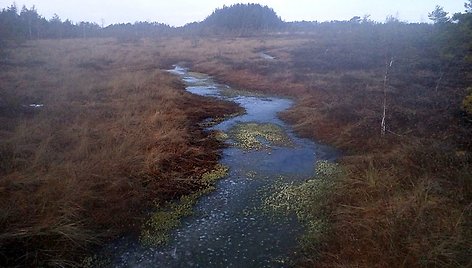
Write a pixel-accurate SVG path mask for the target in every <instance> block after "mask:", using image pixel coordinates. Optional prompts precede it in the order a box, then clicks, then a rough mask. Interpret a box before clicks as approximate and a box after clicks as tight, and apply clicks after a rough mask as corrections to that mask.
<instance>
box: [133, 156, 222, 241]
mask: <svg viewBox="0 0 472 268" xmlns="http://www.w3.org/2000/svg"><path fill="white" fill-rule="evenodd" d="M227 174H228V167H226V166H224V165H221V164H217V165H216V166H215V168H214V169H213V170H211V171H208V172H206V173H204V174H203V175H202V178H201V185H202V189H201V190H199V191H198V192H195V193H193V194H190V195H183V196H181V197H180V199H179V200H177V201H174V202H167V203H165V204H164V205H161V206H158V209H157V211H155V212H154V213H153V214H152V215H151V218H150V219H148V220H147V221H146V223H145V224H144V225H143V228H142V230H141V236H140V240H141V243H142V244H143V245H145V246H159V245H164V244H166V243H167V242H169V239H170V232H171V231H172V230H174V229H175V228H177V227H178V226H179V225H180V223H181V219H182V218H184V217H187V216H190V215H192V214H193V207H194V206H195V204H196V202H197V200H198V199H199V198H200V197H201V196H203V195H205V194H208V193H209V192H211V191H213V190H214V189H215V186H214V184H215V183H216V181H218V180H219V179H222V178H223V177H225V176H227Z"/></svg>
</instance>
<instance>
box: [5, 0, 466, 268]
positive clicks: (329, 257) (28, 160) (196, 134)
mask: <svg viewBox="0 0 472 268" xmlns="http://www.w3.org/2000/svg"><path fill="white" fill-rule="evenodd" d="M465 8H466V10H465V12H463V13H459V14H453V15H452V16H449V14H447V12H446V11H444V10H443V9H442V8H441V7H436V8H434V9H433V10H432V12H431V13H430V14H429V17H430V18H431V21H432V22H433V23H432V24H416V23H413V24H411V23H405V22H402V21H399V20H398V19H396V18H395V17H389V18H388V19H387V20H386V21H385V22H384V23H378V22H374V21H371V20H370V19H369V17H368V16H364V17H360V16H359V17H354V18H352V19H351V20H349V21H333V22H322V23H319V22H283V21H281V20H280V18H279V17H278V16H277V15H276V14H275V12H274V11H273V10H272V9H270V8H268V7H262V6H258V5H235V6H232V7H224V8H222V9H217V10H215V12H214V13H213V14H211V15H210V16H209V17H208V18H207V19H206V20H205V21H203V22H201V23H192V24H188V25H187V26H185V27H181V28H172V27H169V26H166V25H162V24H158V23H146V22H144V23H135V24H118V25H111V26H108V27H101V26H99V25H97V24H93V23H85V22H84V23H78V24H74V23H72V22H70V21H68V20H66V21H62V20H61V19H59V17H58V16H55V17H54V18H52V19H50V20H46V19H45V18H43V17H41V16H40V15H38V14H37V12H35V10H34V8H31V9H27V8H23V9H22V10H18V9H17V8H16V7H14V6H11V7H9V8H6V9H4V10H3V11H2V12H1V13H0V21H1V23H0V27H1V28H0V38H2V40H1V41H2V46H1V49H2V54H1V58H0V70H1V77H0V80H1V81H2V83H1V84H0V120H1V122H2V126H3V129H2V131H1V132H0V135H1V136H0V137H1V142H0V143H1V144H0V154H1V162H0V174H1V176H2V178H1V179H0V191H1V197H0V198H2V200H1V201H2V202H0V203H1V207H0V209H1V215H2V218H1V221H0V228H1V230H2V235H0V248H1V253H2V254H0V264H1V265H5V266H13V265H18V264H23V265H26V264H28V265H46V266H47V265H49V266H55V265H63V266H73V265H77V261H79V262H80V259H79V258H80V257H81V256H84V255H82V254H84V252H85V253H86V252H87V249H90V246H91V245H95V244H96V243H99V242H100V241H105V240H107V239H109V238H110V237H114V236H116V235H117V234H119V233H122V232H124V231H126V230H129V229H135V228H136V227H130V226H137V225H139V223H140V222H141V221H142V220H143V218H144V215H143V213H142V212H143V211H145V209H146V208H149V207H150V206H151V203H152V202H154V201H155V200H161V202H164V201H166V200H172V199H175V198H178V196H180V195H182V194H185V193H188V192H191V191H193V190H195V189H198V188H199V187H200V185H199V178H198V176H199V175H201V174H203V173H205V172H207V171H209V170H211V169H212V167H213V166H214V165H215V164H216V163H217V159H218V150H219V148H220V146H221V144H218V142H217V141H215V139H214V138H212V137H211V136H210V137H205V135H206V134H205V133H203V132H202V129H201V128H199V127H198V124H197V123H198V122H199V121H201V120H203V119H205V118H206V117H208V116H210V117H211V116H224V115H225V114H230V113H233V112H236V111H237V109H236V108H235V107H231V106H228V105H229V104H227V103H226V104H225V103H214V102H213V101H209V100H203V99H201V98H196V97H194V96H193V97H192V96H189V95H188V94H185V93H183V92H181V91H179V90H182V85H181V84H179V83H178V82H176V81H174V80H173V79H172V78H171V77H170V76H169V75H168V74H165V73H164V72H162V71H160V70H161V69H166V68H170V66H171V65H172V64H174V63H176V62H187V64H188V65H189V66H191V67H192V69H194V70H197V71H201V72H205V73H209V74H211V75H214V76H215V77H217V78H218V79H219V80H222V81H224V82H226V83H229V84H231V85H234V86H235V87H239V88H244V89H250V90H253V91H262V92H264V93H268V94H280V95H284V96H291V97H293V98H295V100H296V104H295V106H294V107H292V108H291V109H290V110H289V111H287V112H285V113H284V114H283V115H282V117H283V119H284V120H286V121H288V122H290V123H291V124H292V125H293V126H294V129H295V130H296V131H297V133H299V134H301V135H303V136H305V137H309V138H312V139H315V140H318V141H322V142H324V143H327V144H332V145H334V146H336V147H337V148H339V149H340V150H342V152H343V157H342V158H341V159H340V160H339V162H340V164H341V165H342V166H343V167H344V168H345V169H346V176H345V177H344V178H341V179H339V180H338V181H336V184H335V186H334V188H333V190H332V192H329V193H327V194H326V196H325V198H324V200H326V202H324V203H323V209H322V210H321V211H318V210H316V209H315V207H316V206H315V205H314V206H313V208H311V207H310V208H308V210H309V211H310V213H314V214H316V213H322V214H324V215H326V216H327V217H328V218H329V219H330V221H331V226H332V227H331V230H330V231H329V232H328V233H326V234H324V236H323V239H322V240H321V241H320V239H319V237H317V238H316V239H315V238H313V240H312V241H310V240H309V241H308V247H307V249H306V251H305V256H304V259H303V260H302V261H301V263H299V265H302V266H308V267H309V266H314V265H317V266H325V267H337V266H341V267H342V266H360V267H373V266H378V267H382V266H383V267H386V266H391V267H398V266H433V267H434V266H454V267H457V266H465V267H467V266H468V265H470V264H471V258H470V248H471V242H470V241H472V239H470V238H471V231H470V230H471V229H472V228H470V222H472V221H471V200H472V198H471V193H472V183H471V178H472V176H471V174H472V173H471V166H472V163H471V161H472V160H471V158H472V157H471V154H470V152H471V148H472V138H471V137H472V135H471V124H472V123H471V114H472V89H471V88H470V85H471V82H472V81H471V79H472V77H471V60H472V58H471V57H472V56H471V45H472V9H471V8H472V5H471V3H470V2H469V3H466V5H465ZM229 18H231V19H229ZM241 18H243V19H241ZM92 37H93V38H92ZM48 39H53V40H48ZM259 52H266V53H269V54H270V55H273V56H274V57H275V60H274V61H266V60H262V59H260V57H259V56H257V53H259ZM12 89H14V90H12ZM385 96H386V98H385ZM182 99H183V100H184V101H182ZM31 103H37V104H45V107H44V108H39V107H27V106H28V105H29V104H31ZM190 103H192V104H198V105H196V106H192V105H186V104H190ZM384 103H385V105H384ZM25 105H26V106H25ZM197 106H198V107H197ZM156 107H157V108H156ZM383 107H386V108H387V109H386V117H385V119H386V120H385V122H386V127H385V130H386V131H385V133H384V134H381V133H382V132H381V119H382V111H383ZM195 109H197V111H195ZM66 110H67V111H68V112H67V113H64V111H66ZM176 115H177V117H176ZM176 118H177V119H176ZM130 126H132V127H131V128H130ZM78 130H81V131H79V132H78V134H76V133H77V131H78ZM143 135H144V136H143ZM176 137H181V138H179V139H176ZM162 144H166V145H169V144H170V145H169V146H164V147H163V146H162ZM208 144H210V145H211V146H208ZM196 158H198V159H203V160H204V161H203V162H199V163H197V164H194V163H193V160H194V159H196ZM106 159H111V160H110V161H106ZM96 162H98V163H100V164H99V165H97V164H96ZM131 166H132V167H133V168H130V167H131ZM84 170H86V171H87V172H82V171H84ZM194 172H195V174H193V175H192V173H194ZM110 204H116V205H113V206H110ZM130 208H133V209H132V210H130ZM140 208H142V209H143V211H141V213H137V211H139V210H140ZM133 211H134V212H133ZM123 219H127V220H123Z"/></svg>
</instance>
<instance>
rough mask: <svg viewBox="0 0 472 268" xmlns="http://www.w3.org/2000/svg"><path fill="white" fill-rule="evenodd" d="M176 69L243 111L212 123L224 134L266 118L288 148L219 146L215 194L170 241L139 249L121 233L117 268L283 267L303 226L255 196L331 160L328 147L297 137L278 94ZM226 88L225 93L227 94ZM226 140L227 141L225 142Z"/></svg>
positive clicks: (191, 87) (202, 91) (192, 86)
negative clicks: (241, 89)
mask: <svg viewBox="0 0 472 268" xmlns="http://www.w3.org/2000/svg"><path fill="white" fill-rule="evenodd" d="M170 72H172V73H174V74H175V75H178V76H179V77H180V78H181V79H182V80H183V81H184V82H185V83H186V85H187V90H188V91H189V92H191V93H193V94H198V95H202V96H208V97H215V98H220V99H225V100H230V101H234V102H236V103H238V104H239V105H241V106H242V107H243V108H244V109H245V110H246V114H244V115H241V116H237V117H234V118H231V119H228V120H226V121H224V122H222V123H220V124H218V125H216V126H214V127H212V128H213V129H216V130H220V131H224V132H228V131H229V130H230V129H231V128H232V127H234V126H235V125H237V124H240V123H246V122H255V123H271V124H277V125H279V126H280V127H282V128H283V129H284V130H285V131H286V133H287V134H288V135H289V137H290V138H291V140H292V145H290V146H274V145H270V144H269V145H268V146H267V148H264V149H263V150H244V149H241V148H239V147H237V146H229V147H228V148H226V149H224V151H223V157H222V160H221V163H222V164H224V165H226V166H228V167H229V168H230V172H229V175H228V176H227V178H225V179H222V180H221V181H219V182H218V183H217V187H216V188H217V189H216V191H214V192H213V193H211V194H209V195H207V196H204V197H202V198H201V199H200V200H199V201H198V202H197V204H196V207H195V213H194V215H193V216H191V217H188V218H185V219H183V221H182V225H181V226H180V227H179V228H178V229H177V230H175V231H174V232H173V234H172V238H171V241H170V243H169V244H168V245H166V246H162V247H151V248H148V247H143V246H141V245H140V244H139V242H138V241H136V239H133V238H130V237H124V238H122V239H120V240H119V241H117V242H115V243H114V244H113V245H110V247H111V248H110V250H111V251H114V252H115V253H114V254H115V256H114V257H113V266H115V267H286V266H287V265H288V264H289V263H290V258H291V257H293V256H294V254H295V252H296V251H297V238H298V237H299V236H300V234H301V233H302V232H303V228H302V226H301V225H300V224H299V223H298V222H297V220H296V219H295V218H294V217H284V218H276V217H274V216H273V215H269V214H267V213H263V211H262V209H261V202H262V200H263V199H264V198H265V196H267V194H269V193H270V191H271V190H272V186H273V185H274V184H275V183H276V182H277V181H278V180H284V181H287V180H288V181H296V182H301V181H304V180H307V179H309V178H310V177H311V176H312V175H313V174H314V163H315V162H316V161H317V160H332V159H333V158H334V157H335V154H334V151H333V150H332V149H331V148H329V147H327V146H322V145H319V144H316V143H314V142H312V141H310V140H307V139H301V138H298V137H297V136H296V135H295V134H294V133H293V131H292V129H291V128H290V127H289V126H288V125H286V124H285V123H284V122H283V121H281V120H280V119H279V118H278V116H277V113H278V112H281V111H284V110H286V109H288V108H289V107H290V106H291V105H292V104H293V102H292V101H291V100H289V99H284V98H279V97H267V96H256V95H251V94H241V93H238V92H231V91H232V89H231V88H230V87H228V86H226V85H221V84H218V83H216V82H215V81H214V80H213V79H212V78H211V77H209V76H206V75H203V74H198V73H191V72H189V71H188V70H187V69H185V68H182V67H178V66H177V67H175V69H173V70H171V71H170ZM228 93H231V94H228ZM228 142H229V143H230V144H231V143H232V141H231V140H229V141H228Z"/></svg>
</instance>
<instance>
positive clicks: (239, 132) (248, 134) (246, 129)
mask: <svg viewBox="0 0 472 268" xmlns="http://www.w3.org/2000/svg"><path fill="white" fill-rule="evenodd" d="M230 136H231V138H233V139H234V141H235V142H236V146H238V147H240V148H243V149H244V150H261V149H265V148H269V147H270V146H271V145H272V146H273V145H275V146H291V145H292V144H293V143H292V141H291V140H290V138H289V137H288V135H287V133H285V131H284V130H283V128H282V127H280V126H278V125H275V124H258V123H244V124H239V125H236V126H235V127H233V128H232V129H231V130H230Z"/></svg>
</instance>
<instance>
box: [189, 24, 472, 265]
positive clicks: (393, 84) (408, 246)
mask: <svg viewBox="0 0 472 268" xmlns="http://www.w3.org/2000/svg"><path fill="white" fill-rule="evenodd" d="M405 36H406V37H405V38H408V33H407V34H405ZM413 36H416V33H415V34H413ZM323 38H325V40H323ZM330 38H332V39H330ZM349 38H351V39H356V40H357V39H359V40H357V41H356V42H350V41H349V40H350V39H349ZM402 38H403V37H402ZM415 38H416V37H415ZM369 40H370V39H369V38H364V37H362V34H361V35H359V37H356V36H355V34H352V36H349V35H347V37H346V36H344V33H339V34H333V35H332V36H329V37H326V36H314V37H306V36H289V37H288V38H287V36H280V37H266V38H261V39H259V40H255V39H226V40H225V39H223V40H211V41H202V42H200V43H199V44H198V46H197V47H190V46H187V47H186V48H185V50H186V51H191V52H190V54H193V53H194V52H196V51H198V53H196V54H198V55H203V56H202V57H200V56H193V57H192V55H186V56H185V57H184V58H182V59H185V60H187V61H190V63H191V64H192V65H193V68H195V69H196V70H198V71H201V72H206V73H210V74H213V75H215V76H217V77H218V79H220V80H222V81H224V82H226V83H230V84H231V85H232V86H233V87H239V88H243V89H249V90H254V91H262V92H267V93H271V94H281V95H285V96H290V97H293V98H295V99H296V100H297V102H296V105H295V106H294V107H293V108H291V109H290V110H289V111H287V112H284V113H283V114H282V117H283V118H284V119H285V120H287V121H288V122H290V123H292V124H293V126H294V128H295V130H296V131H297V132H298V133H300V134H301V135H303V136H305V137H309V138H313V139H316V140H318V141H322V142H324V143H328V144H332V145H335V146H336V147H338V148H339V149H341V150H342V151H343V152H344V156H343V157H342V158H341V159H340V162H341V164H342V165H343V168H344V169H345V170H347V171H348V172H347V174H346V175H345V176H344V177H343V178H342V179H341V180H339V182H337V184H336V188H335V191H334V193H335V194H333V195H332V196H331V198H330V200H329V202H328V204H329V208H328V211H330V214H329V218H330V220H331V222H332V224H331V233H330V235H329V237H327V241H326V242H325V243H324V244H326V245H327V246H326V247H325V248H322V249H320V248H318V249H310V250H314V251H311V252H310V251H308V252H307V255H306V258H305V260H304V261H303V262H302V263H301V265H303V266H307V267H312V266H323V267H411V266H416V267H417V266H427V267H430V266H432V267H444V266H448V267H457V266H470V265H472V263H471V255H470V248H472V244H471V242H470V241H472V234H471V232H470V230H471V228H470V222H471V221H472V220H471V219H472V211H471V204H472V203H471V202H472V197H471V196H470V193H471V192H472V191H471V190H472V181H471V178H472V174H471V173H472V157H471V156H470V155H471V154H470V149H471V148H472V146H471V143H470V141H471V140H472V139H471V137H472V134H471V133H472V130H471V128H470V124H467V123H466V122H465V121H464V119H463V118H461V116H460V112H459V110H460V105H461V100H462V99H463V97H464V94H465V91H464V90H463V89H462V87H463V83H462V82H460V81H458V80H455V79H456V78H455V77H454V75H450V76H449V78H450V79H449V80H448V81H447V82H446V83H444V84H443V85H442V88H441V90H440V91H439V92H434V91H433V92H434V93H433V92H432V88H433V89H434V86H435V81H436V80H437V73H436V70H435V69H434V67H432V66H435V65H434V64H435V59H434V55H432V54H425V53H427V52H428V51H429V50H424V49H423V48H424V47H422V46H418V47H414V44H413V45H412V44H409V43H408V42H412V41H411V40H416V39H411V40H410V39H407V40H402V39H401V38H400V39H398V41H396V40H395V39H393V41H392V40H390V41H389V42H393V43H392V44H393V45H392V47H395V45H400V46H403V45H405V44H408V45H409V46H411V47H409V49H408V50H398V51H396V52H398V53H400V54H399V55H397V58H396V59H397V61H396V63H395V64H396V65H394V67H395V68H393V70H392V73H391V77H390V86H389V88H388V105H389V106H388V114H387V115H388V118H387V125H388V129H389V130H390V131H391V132H388V135H387V136H386V137H383V138H381V137H380V120H381V110H382V107H381V103H382V102H381V100H382V96H383V92H382V85H383V81H382V80H383V72H384V66H385V59H384V58H382V55H383V54H382V53H384V47H382V45H383V44H382V43H381V42H379V43H378V44H377V43H372V42H370V41H369ZM228 42H231V46H229V45H228ZM394 42H398V44H396V43H394ZM183 43H184V42H183ZM326 44H335V45H326ZM326 46H327V47H328V48H330V49H331V50H326ZM260 51H267V52H268V53H269V54H271V55H273V56H275V57H276V60H275V61H267V60H264V59H262V58H261V57H259V56H258V55H257V53H258V52H260ZM366 51H368V53H366ZM400 51H404V52H400ZM319 52H320V53H319ZM328 52H329V53H328ZM339 57H345V58H339ZM356 57H358V58H356ZM368 57H372V58H368ZM357 60H358V62H356V61H357ZM425 66H427V67H425Z"/></svg>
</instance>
